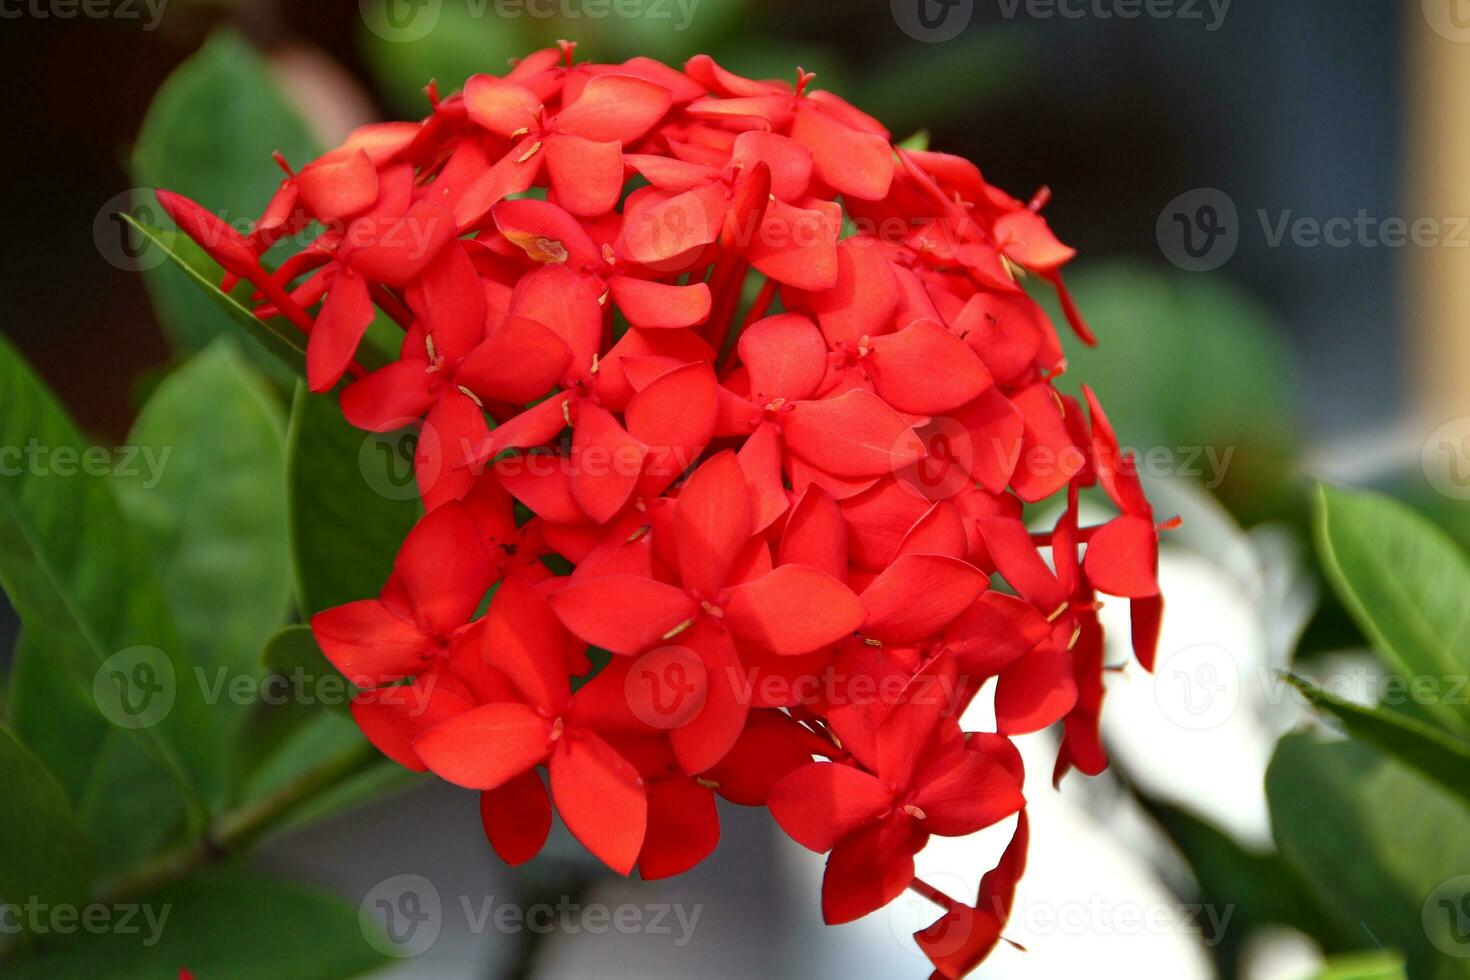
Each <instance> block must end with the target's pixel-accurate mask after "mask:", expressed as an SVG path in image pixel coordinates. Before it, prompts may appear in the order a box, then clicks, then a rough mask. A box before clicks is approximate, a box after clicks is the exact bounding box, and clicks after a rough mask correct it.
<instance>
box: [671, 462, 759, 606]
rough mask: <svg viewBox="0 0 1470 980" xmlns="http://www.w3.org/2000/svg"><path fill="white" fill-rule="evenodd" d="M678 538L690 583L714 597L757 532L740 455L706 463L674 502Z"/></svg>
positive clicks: (683, 571) (683, 572)
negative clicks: (752, 524) (738, 458)
mask: <svg viewBox="0 0 1470 980" xmlns="http://www.w3.org/2000/svg"><path fill="white" fill-rule="evenodd" d="M673 532H674V542H675V545H676V547H677V548H678V560H679V573H680V575H681V577H682V578H683V581H684V586H685V588H688V589H692V590H694V591H696V592H699V593H701V594H703V595H706V596H715V595H717V594H718V593H719V591H720V589H721V588H723V587H724V585H725V582H726V579H727V577H728V576H729V574H730V566H731V565H733V564H734V562H735V556H736V555H737V554H738V553H739V552H740V549H741V548H743V547H745V542H746V541H749V540H750V536H751V534H752V533H754V532H753V529H752V527H751V517H750V493H749V490H747V489H746V486H745V476H744V474H743V473H742V472H741V470H740V464H739V463H738V462H736V460H735V454H734V453H732V452H729V451H726V452H723V453H720V454H718V455H716V456H713V457H711V458H710V459H709V460H707V461H706V462H705V463H703V464H702V465H701V466H700V467H699V469H697V470H695V471H694V475H693V476H691V477H690V478H689V482H688V483H686V484H685V485H684V489H683V490H681V491H680V492H679V496H678V499H677V500H676V501H675V502H674V524H673Z"/></svg>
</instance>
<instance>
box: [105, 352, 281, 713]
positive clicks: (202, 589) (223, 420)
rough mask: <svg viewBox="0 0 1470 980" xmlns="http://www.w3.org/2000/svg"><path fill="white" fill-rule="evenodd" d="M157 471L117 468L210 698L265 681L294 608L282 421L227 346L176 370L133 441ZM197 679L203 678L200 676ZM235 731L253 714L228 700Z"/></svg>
mask: <svg viewBox="0 0 1470 980" xmlns="http://www.w3.org/2000/svg"><path fill="white" fill-rule="evenodd" d="M128 439H129V443H130V446H131V447H132V448H134V449H136V450H138V455H139V457H140V458H141V459H143V460H145V461H147V460H152V461H153V462H152V464H151V465H138V466H135V467H132V468H131V469H129V470H119V471H117V472H116V479H117V483H116V485H117V489H118V491H119V495H120V499H121V502H122V504H123V509H124V511H125V512H126V513H127V515H128V517H129V518H130V519H131V520H132V522H133V525H134V526H135V527H138V528H140V529H141V530H142V531H144V532H145V539H146V541H147V543H148V545H149V549H150V553H151V556H152V559H153V566H154V569H155V571H156V572H157V574H158V577H159V580H160V581H161V582H162V584H163V588H164V592H165V594H166V595H167V597H168V600H169V606H170V608H171V609H172V610H173V614H174V620H175V622H177V623H178V626H179V633H180V634H181V636H182V638H183V641H184V645H185V649H187V650H188V652H189V655H190V659H191V661H192V662H193V664H194V667H195V670H196V676H197V677H198V678H199V681H200V683H201V685H203V687H204V688H205V690H206V691H219V692H221V694H223V693H224V692H227V691H228V690H229V684H230V682H231V680H232V679H234V678H237V677H248V678H251V679H252V680H256V681H258V680H259V679H260V677H261V673H262V672H261V667H260V661H259V651H260V648H261V646H262V645H263V644H264V643H265V642H266V640H267V639H268V638H269V637H270V635H271V634H272V632H274V631H275V630H276V629H277V628H278V627H279V626H280V624H281V623H283V622H284V621H285V619H286V614H287V611H288V610H289V608H290V602H291V586H290V574H291V572H290V552H289V548H288V546H287V540H286V502H285V487H286V448H285V447H286V440H285V418H284V414H283V413H282V412H281V410H280V407H279V405H278V404H277V403H276V402H275V400H274V399H273V398H272V397H271V395H270V393H269V391H268V390H267V389H266V388H265V387H264V385H263V384H262V382H261V380H260V379H259V377H258V376H257V375H256V374H255V371H254V370H253V369H252V368H251V367H250V366H249V364H247V363H246V362H245V361H244V360H243V359H242V358H241V357H240V355H239V354H238V353H237V351H236V349H235V347H234V345H233V344H232V343H231V342H230V341H229V340H227V339H224V338H222V339H220V340H217V341H215V342H214V343H213V344H211V345H210V346H209V347H208V348H206V349H205V350H204V351H203V352H202V353H200V354H197V355H195V356H194V357H193V358H192V359H190V360H189V361H188V362H187V363H186V364H185V365H184V366H183V367H182V368H180V369H179V370H177V371H175V372H174V373H173V374H171V375H169V377H168V378H166V379H165V380H164V381H163V383H162V384H160V385H159V387H158V390H157V391H156V392H155V394H154V395H153V397H152V398H151V399H149V401H148V403H147V405H145V406H144V407H143V411H142V413H141V414H140V415H139V416H138V420H137V422H136V423H135V424H134V426H133V431H132V433H131V434H130V435H129V437H128ZM197 672H202V673H197ZM213 707H214V708H215V710H216V711H217V712H220V713H224V714H226V715H228V716H229V718H228V719H227V720H226V722H225V725H226V727H227V729H230V730H231V731H233V729H234V727H235V726H236V725H238V724H239V722H240V721H241V720H242V719H243V716H244V714H245V713H246V712H247V711H248V710H249V707H250V706H249V704H248V703H247V704H237V703H235V701H234V700H233V699H232V698H230V697H228V696H221V697H220V698H219V699H218V703H217V704H214V705H213Z"/></svg>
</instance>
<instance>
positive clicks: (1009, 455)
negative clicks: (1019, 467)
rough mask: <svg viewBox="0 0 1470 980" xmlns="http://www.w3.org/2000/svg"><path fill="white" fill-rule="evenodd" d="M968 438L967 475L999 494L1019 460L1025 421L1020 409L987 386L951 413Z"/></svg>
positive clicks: (1009, 479)
mask: <svg viewBox="0 0 1470 980" xmlns="http://www.w3.org/2000/svg"><path fill="white" fill-rule="evenodd" d="M953 418H954V419H955V421H956V422H958V423H959V424H960V425H961V426H963V427H964V430H965V433H966V436H967V439H968V443H969V445H968V447H967V449H968V454H967V456H966V458H965V460H964V461H965V462H966V463H967V464H968V466H969V470H970V475H971V476H973V477H974V478H975V479H976V480H977V481H979V483H980V485H981V486H982V487H984V488H985V489H986V490H988V491H990V492H991V493H1000V492H1001V491H1002V490H1004V489H1005V488H1006V485H1007V484H1009V483H1010V482H1011V475H1012V474H1014V473H1015V471H1016V464H1017V463H1018V462H1020V459H1021V439H1022V436H1023V433H1024V431H1025V421H1024V420H1023V418H1022V416H1021V410H1020V409H1018V408H1017V407H1016V406H1015V405H1013V404H1011V400H1010V399H1009V398H1007V397H1006V396H1005V395H1003V394H1001V392H1000V390H999V389H998V388H991V389H989V390H987V391H986V392H985V393H984V394H982V395H981V396H980V397H979V398H977V399H975V400H974V401H973V402H971V403H970V404H968V405H965V406H963V407H961V408H959V409H958V410H956V411H955V412H954V413H953Z"/></svg>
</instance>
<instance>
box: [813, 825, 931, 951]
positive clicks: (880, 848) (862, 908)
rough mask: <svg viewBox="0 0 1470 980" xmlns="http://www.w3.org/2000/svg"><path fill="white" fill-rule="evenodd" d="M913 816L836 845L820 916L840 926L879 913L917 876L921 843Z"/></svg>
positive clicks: (828, 860) (869, 830)
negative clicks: (911, 818)
mask: <svg viewBox="0 0 1470 980" xmlns="http://www.w3.org/2000/svg"><path fill="white" fill-rule="evenodd" d="M913 823H914V821H911V820H885V821H883V822H882V823H879V824H875V825H873V826H871V827H868V828H866V829H864V830H862V831H860V832H858V833H857V834H854V835H853V836H852V837H849V838H848V839H847V840H844V841H842V842H841V843H840V844H838V845H837V846H836V847H835V848H833V849H832V856H831V857H829V858H828V859H827V871H826V874H824V875H823V876H822V921H824V922H826V923H827V924H828V925H833V926H835V925H839V924H841V923H843V922H851V921H852V920H854V919H860V918H862V917H863V916H865V915H867V914H868V913H870V912H876V911H877V910H878V909H881V908H882V907H883V906H885V905H887V904H888V903H889V902H891V901H893V900H894V899H895V898H897V897H898V896H899V895H901V894H903V890H904V889H905V888H907V887H908V886H909V882H911V881H913V879H914V854H915V853H917V852H918V850H919V848H920V847H922V846H923V839H922V835H920V834H917V833H916V832H915V831H914V829H913V827H912V824H913Z"/></svg>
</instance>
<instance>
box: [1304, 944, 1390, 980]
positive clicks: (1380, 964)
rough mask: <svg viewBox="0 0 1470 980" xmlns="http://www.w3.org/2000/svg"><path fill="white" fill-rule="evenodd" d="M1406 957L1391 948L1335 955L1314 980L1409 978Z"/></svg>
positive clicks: (1386, 979)
mask: <svg viewBox="0 0 1470 980" xmlns="http://www.w3.org/2000/svg"><path fill="white" fill-rule="evenodd" d="M1407 978H1408V974H1407V973H1405V972H1404V958H1403V957H1402V956H1400V955H1399V954H1398V953H1395V952H1392V951H1390V950H1373V951H1372V952H1368V953H1352V954H1348V955H1344V956H1334V957H1333V958H1332V959H1330V960H1328V961H1327V962H1326V964H1324V966H1323V969H1322V972H1321V973H1319V974H1317V975H1316V977H1314V978H1313V980H1407Z"/></svg>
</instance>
